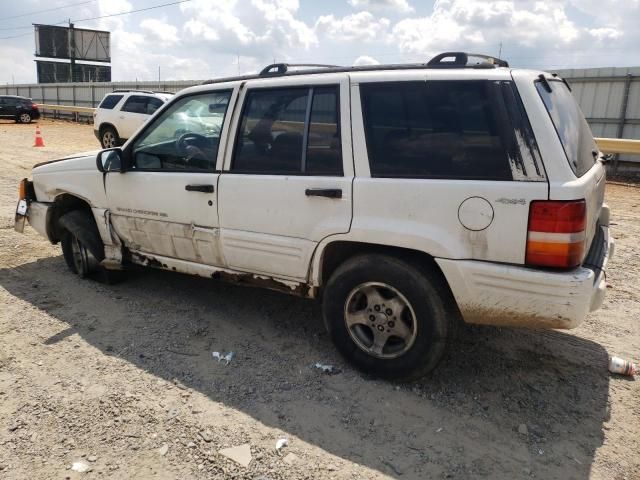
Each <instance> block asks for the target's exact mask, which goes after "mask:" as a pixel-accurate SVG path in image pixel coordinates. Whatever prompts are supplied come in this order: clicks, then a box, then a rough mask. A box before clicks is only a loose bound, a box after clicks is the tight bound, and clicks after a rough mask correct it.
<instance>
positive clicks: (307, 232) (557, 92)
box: [16, 52, 613, 379]
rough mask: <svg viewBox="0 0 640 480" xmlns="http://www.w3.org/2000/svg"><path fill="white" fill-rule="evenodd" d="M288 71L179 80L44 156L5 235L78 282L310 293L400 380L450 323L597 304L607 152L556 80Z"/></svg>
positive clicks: (371, 364)
mask: <svg viewBox="0 0 640 480" xmlns="http://www.w3.org/2000/svg"><path fill="white" fill-rule="evenodd" d="M291 67H292V66H287V65H285V64H276V65H271V66H269V67H267V68H265V69H264V70H263V71H262V72H261V73H260V74H258V75H255V76H246V77H239V78H228V79H220V80H215V81H210V82H207V83H206V84H203V85H201V86H197V87H193V88H189V89H186V90H183V91H182V92H180V93H179V94H177V95H176V96H175V98H173V99H172V100H171V101H170V102H169V103H167V104H165V105H164V106H162V107H161V110H159V111H158V113H157V114H156V115H155V116H154V117H153V118H152V119H151V120H150V121H149V122H148V123H147V124H145V125H144V127H142V129H141V130H139V131H138V132H137V134H136V135H134V136H133V137H132V138H130V139H129V141H128V142H127V143H126V144H125V145H124V146H123V147H122V148H115V149H108V150H103V151H101V152H99V153H98V154H94V155H89V156H86V155H83V156H76V157H68V158H65V159H61V160H56V161H53V162H47V163H44V164H40V165H37V166H36V167H35V168H34V169H33V173H32V180H31V181H28V180H26V179H25V180H24V181H23V182H22V185H21V187H22V188H21V198H20V201H19V205H18V211H17V215H16V226H17V228H18V229H21V228H22V226H23V225H24V221H25V218H28V219H29V223H30V224H31V226H33V228H35V229H36V230H37V231H39V232H40V233H42V234H43V235H44V236H46V237H47V238H48V239H49V240H50V241H51V242H53V243H56V242H61V243H62V251H63V253H64V258H65V259H66V261H67V264H68V265H69V268H70V270H71V271H72V272H74V273H77V274H79V275H81V276H95V277H98V278H103V279H107V280H108V279H111V278H113V276H114V274H116V273H119V272H121V270H123V269H126V267H127V265H129V264H139V265H147V266H150V267H155V268H163V269H168V270H174V271H178V272H184V273H190V274H194V275H200V276H203V277H211V278H215V279H217V278H219V279H224V280H228V281H235V282H239V283H243V284H254V285H258V286H263V287H267V288H274V289H280V290H284V291H286V292H289V293H293V294H297V295H302V296H306V297H310V298H319V299H320V300H321V302H322V307H323V315H324V319H325V322H326V326H327V329H328V331H329V333H330V336H331V338H332V339H333V341H334V342H335V344H336V346H337V348H338V349H339V350H340V352H341V353H342V354H344V355H345V356H346V357H347V358H349V359H350V360H351V361H352V362H353V363H354V364H355V365H356V366H357V367H359V368H360V369H362V370H364V371H367V372H371V373H374V374H376V375H380V376H383V377H386V378H393V379H401V378H402V379H408V378H416V377H418V376H420V375H423V374H424V373H426V372H427V371H429V370H430V369H432V368H433V367H434V366H435V365H436V364H437V362H438V360H439V359H440V358H441V356H442V353H443V350H444V348H445V345H446V343H447V339H448V338H449V337H450V336H451V332H452V331H453V330H454V327H455V325H456V323H457V322H458V321H459V320H460V319H462V320H464V321H465V322H469V323H482V324H491V325H506V326H533V327H543V328H572V327H575V326H577V325H578V324H579V323H580V322H581V321H582V320H583V319H584V318H585V316H586V315H587V313H588V312H589V311H591V310H595V309H597V308H599V306H600V305H601V303H602V300H603V297H604V293H605V287H606V283H605V272H604V271H605V266H606V263H607V259H608V257H610V256H611V254H612V251H613V242H612V240H611V237H610V236H609V229H608V225H609V208H608V207H607V206H606V205H605V204H604V203H603V197H604V189H605V167H604V165H603V164H604V162H605V160H606V159H605V158H604V157H603V156H602V155H601V153H600V152H599V151H598V148H597V146H596V144H595V142H594V140H593V137H592V134H591V131H590V129H589V127H588V125H587V123H586V121H585V119H584V117H583V115H582V113H581V112H580V109H579V107H578V106H577V104H576V102H575V101H574V99H573V97H572V95H571V92H570V89H569V86H568V85H567V84H566V82H564V81H562V80H561V79H559V78H557V77H556V76H554V75H550V74H547V73H543V72H533V71H527V70H518V69H510V68H509V66H508V64H507V63H506V62H505V61H503V60H499V59H495V58H491V57H485V56H479V55H474V56H471V55H467V54H464V53H460V52H454V53H446V54H441V55H438V56H437V57H435V58H434V59H432V60H431V61H430V62H428V63H426V64H416V65H387V66H379V65H378V66H366V67H345V68H341V67H337V68H336V67H330V68H322V67H319V66H317V65H316V66H311V68H307V69H306V70H305V69H302V70H301V69H299V68H300V67H301V66H297V67H298V69H293V68H291ZM185 114H187V116H188V118H189V122H187V123H185V122H184V121H181V120H180V119H181V118H182V117H183V116H184V115H185ZM185 125H186V128H185ZM212 288H215V287H214V286H212Z"/></svg>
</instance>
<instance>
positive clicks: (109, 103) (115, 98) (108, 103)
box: [98, 95, 122, 110]
mask: <svg viewBox="0 0 640 480" xmlns="http://www.w3.org/2000/svg"><path fill="white" fill-rule="evenodd" d="M121 99H122V95H107V96H106V97H104V98H103V99H102V102H101V103H100V105H98V108H104V109H107V110H111V109H113V107H115V106H116V105H117V104H118V102H119V101H120V100H121Z"/></svg>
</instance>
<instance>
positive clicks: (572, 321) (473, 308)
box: [436, 226, 614, 328]
mask: <svg viewBox="0 0 640 480" xmlns="http://www.w3.org/2000/svg"><path fill="white" fill-rule="evenodd" d="M599 228H600V232H599V233H598V235H597V236H596V237H597V238H596V239H594V241H593V242H592V248H591V250H590V252H589V255H588V256H587V258H586V259H585V263H584V264H583V265H582V266H580V267H578V268H575V269H573V270H571V271H568V272H553V271H546V270H538V269H531V268H526V267H518V266H513V265H501V264H496V263H489V262H479V261H474V260H445V259H436V261H437V263H438V265H439V266H440V268H441V269H442V272H443V273H444V275H445V277H446V279H447V281H448V283H449V286H450V287H451V291H452V292H453V296H454V297H455V299H456V301H457V303H458V307H459V309H460V312H461V313H462V316H463V318H464V320H465V322H467V323H479V324H486V325H497V326H517V327H536V328H574V327H577V326H578V325H579V324H580V323H581V322H582V321H583V320H584V318H585V317H586V315H587V313H589V312H590V311H593V310H597V309H598V308H600V306H601V305H602V302H603V300H604V296H605V292H606V288H607V284H606V274H605V270H606V266H607V262H608V260H609V258H611V256H612V255H613V251H614V243H613V239H612V238H611V237H610V235H609V228H608V227H604V226H601V227H599ZM597 249H600V250H597Z"/></svg>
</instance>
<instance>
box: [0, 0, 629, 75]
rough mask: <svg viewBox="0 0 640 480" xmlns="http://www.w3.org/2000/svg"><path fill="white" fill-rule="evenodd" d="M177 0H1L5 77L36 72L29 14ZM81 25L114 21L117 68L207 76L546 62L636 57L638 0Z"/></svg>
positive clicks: (222, 14) (166, 10) (368, 2)
mask: <svg viewBox="0 0 640 480" xmlns="http://www.w3.org/2000/svg"><path fill="white" fill-rule="evenodd" d="M170 1H171V0H93V1H90V0H89V1H84V2H83V1H82V0H49V1H42V0H22V1H21V2H13V1H8V0H0V5H1V9H0V65H2V68H1V69H0V83H11V82H14V81H15V82H16V83H24V82H35V64H34V62H33V59H34V57H33V52H34V38H33V30H32V28H31V27H30V25H31V23H57V22H61V21H65V20H67V19H69V18H71V19H72V20H78V19H84V18H89V17H96V16H101V15H111V14H115V13H123V12H131V11H132V10H136V9H140V8H145V7H152V6H155V5H160V4H163V3H169V2H170ZM59 7H65V8H59ZM52 9H57V10H52ZM39 11H41V12H40V13H37V12H39ZM76 26H78V27H84V28H98V29H106V30H109V31H111V32H112V37H111V42H112V53H111V56H112V60H113V63H112V69H113V71H112V76H113V79H114V80H133V79H135V78H137V79H138V80H153V79H157V75H158V66H160V67H161V75H162V78H163V79H204V78H212V77H217V76H222V75H229V74H236V73H238V72H241V73H248V72H253V71H256V70H258V69H260V68H261V67H262V66H264V65H265V64H267V63H271V62H272V61H273V60H274V59H275V60H276V61H289V62H314V63H332V64H341V65H352V64H363V63H378V62H379V63H397V62H415V61H425V60H427V59H429V58H430V57H431V56H433V55H434V54H436V53H438V52H442V51H451V50H464V51H472V52H477V53H488V54H492V55H497V54H498V52H499V51H500V49H502V57H503V58H505V59H507V60H509V61H510V63H511V64H512V65H514V66H521V67H530V68H536V69H547V70H555V69H560V68H570V67H586V66H590V67H591V66H597V67H609V66H632V65H633V66H637V65H640V48H639V46H640V28H639V26H640V0H547V1H535V0H497V1H492V0H435V1H433V0H422V1H418V0H321V1H320V0H314V1H311V0H300V1H298V0H215V1H214V0H191V1H188V2H185V3H181V4H179V5H173V6H167V7H163V8H158V9H154V10H148V11H146V12H138V13H131V14H127V15H121V16H114V17H110V18H103V19H98V20H92V21H86V22H76ZM8 37H15V38H8Z"/></svg>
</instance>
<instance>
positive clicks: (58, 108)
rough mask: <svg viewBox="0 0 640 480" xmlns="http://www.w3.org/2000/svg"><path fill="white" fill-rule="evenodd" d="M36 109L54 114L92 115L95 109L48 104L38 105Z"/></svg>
mask: <svg viewBox="0 0 640 480" xmlns="http://www.w3.org/2000/svg"><path fill="white" fill-rule="evenodd" d="M37 105H38V108H40V109H42V110H53V111H56V112H74V113H91V114H92V113H93V112H95V111H96V109H95V108H91V107H76V106H75V105H52V104H50V103H38V104H37Z"/></svg>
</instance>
